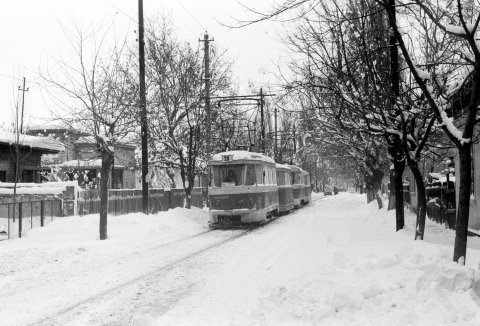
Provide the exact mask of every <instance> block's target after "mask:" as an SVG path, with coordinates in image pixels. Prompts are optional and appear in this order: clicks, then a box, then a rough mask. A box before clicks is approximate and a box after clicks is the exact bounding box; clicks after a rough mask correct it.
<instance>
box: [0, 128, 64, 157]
mask: <svg viewBox="0 0 480 326" xmlns="http://www.w3.org/2000/svg"><path fill="white" fill-rule="evenodd" d="M15 142H16V134H14V133H12V132H8V131H4V130H0V143H4V144H9V145H13V144H15ZM19 145H20V146H28V147H31V148H37V149H43V150H46V151H51V152H61V151H64V150H65V147H64V146H63V145H62V144H61V143H60V142H58V141H56V140H53V139H50V138H46V137H36V136H29V135H23V134H22V135H20V137H19Z"/></svg>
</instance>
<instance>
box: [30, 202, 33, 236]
mask: <svg viewBox="0 0 480 326" xmlns="http://www.w3.org/2000/svg"><path fill="white" fill-rule="evenodd" d="M31 229H33V201H31V202H30V230H31Z"/></svg>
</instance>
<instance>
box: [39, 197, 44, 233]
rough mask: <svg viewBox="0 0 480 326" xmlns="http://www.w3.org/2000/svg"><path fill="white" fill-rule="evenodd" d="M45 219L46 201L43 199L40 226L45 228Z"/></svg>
mask: <svg viewBox="0 0 480 326" xmlns="http://www.w3.org/2000/svg"><path fill="white" fill-rule="evenodd" d="M44 219H45V201H44V200H43V199H42V200H41V201H40V226H41V227H42V228H43V225H44Z"/></svg>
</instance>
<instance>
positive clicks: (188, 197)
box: [185, 185, 193, 209]
mask: <svg viewBox="0 0 480 326" xmlns="http://www.w3.org/2000/svg"><path fill="white" fill-rule="evenodd" d="M192 188H193V187H191V186H190V185H189V186H188V187H187V188H185V208H187V209H190V208H192Z"/></svg>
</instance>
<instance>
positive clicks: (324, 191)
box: [323, 187, 332, 196]
mask: <svg viewBox="0 0 480 326" xmlns="http://www.w3.org/2000/svg"><path fill="white" fill-rule="evenodd" d="M323 194H324V195H325V196H331V195H332V188H327V187H325V189H323Z"/></svg>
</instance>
